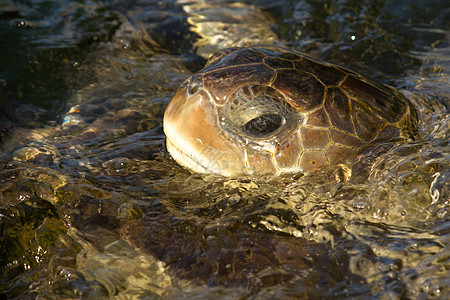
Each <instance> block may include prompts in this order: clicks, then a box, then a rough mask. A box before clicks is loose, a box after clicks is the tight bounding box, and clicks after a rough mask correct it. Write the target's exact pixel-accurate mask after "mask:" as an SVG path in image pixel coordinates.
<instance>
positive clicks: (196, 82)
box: [186, 76, 202, 96]
mask: <svg viewBox="0 0 450 300" xmlns="http://www.w3.org/2000/svg"><path fill="white" fill-rule="evenodd" d="M201 87H202V82H201V81H200V79H198V77H197V76H192V77H191V79H190V80H189V83H188V86H187V89H186V91H187V94H188V96H192V95H194V94H195V93H197V92H198V91H199V90H200V88H201Z"/></svg>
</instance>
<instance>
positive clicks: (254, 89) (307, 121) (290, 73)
mask: <svg viewBox="0 0 450 300" xmlns="http://www.w3.org/2000/svg"><path fill="white" fill-rule="evenodd" d="M411 116H412V111H411V110H410V108H409V106H408V105H407V100H406V99H404V98H403V97H402V96H401V95H400V94H399V93H398V92H396V91H394V90H392V89H389V88H386V87H385V86H382V85H381V84H378V83H376V82H374V81H373V80H371V79H369V78H367V77H364V76H362V75H359V74H357V73H354V72H352V71H349V70H346V69H343V68H340V67H337V66H334V65H331V64H327V63H321V62H318V61H315V60H313V59H310V58H308V57H307V56H304V55H302V54H299V53H293V52H290V51H287V50H284V49H281V48H276V47H271V46H269V47H252V48H231V49H226V50H223V51H220V52H219V53H217V54H215V55H213V56H212V57H211V59H210V60H209V61H208V63H207V64H206V66H205V67H204V68H203V69H202V70H200V71H199V72H197V73H196V74H194V75H193V76H191V78H189V79H188V80H186V81H185V82H184V83H183V84H182V85H181V86H180V88H179V89H178V90H177V92H176V93H175V95H174V96H173V98H172V100H171V102H170V103H169V105H168V106H167V109H166V112H165V116H164V131H165V133H166V136H167V148H168V151H169V152H170V154H171V155H172V157H173V158H174V159H175V160H176V161H177V162H178V163H179V164H181V165H183V166H185V167H187V168H189V169H191V170H192V171H194V172H199V173H215V174H221V175H225V176H233V177H234V176H239V175H245V174H251V175H264V174H274V175H279V174H283V173H293V172H298V171H306V172H309V171H315V170H318V169H321V168H323V167H326V166H330V165H333V164H336V163H339V162H341V161H342V160H343V159H346V158H350V157H352V156H353V157H354V156H355V155H356V154H357V153H358V151H360V150H361V149H362V148H363V147H365V146H366V145H368V144H370V143H373V142H374V141H377V140H379V139H387V138H392V137H398V136H399V135H401V134H402V130H403V129H402V128H412V127H413V126H412V125H411V124H413V123H412V122H410V120H412V118H411Z"/></svg>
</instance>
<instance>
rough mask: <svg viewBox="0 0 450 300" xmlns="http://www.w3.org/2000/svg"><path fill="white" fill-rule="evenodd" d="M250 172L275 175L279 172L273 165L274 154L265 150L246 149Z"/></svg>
mask: <svg viewBox="0 0 450 300" xmlns="http://www.w3.org/2000/svg"><path fill="white" fill-rule="evenodd" d="M246 150H247V161H248V164H249V167H250V171H251V172H252V173H255V174H273V173H276V172H277V169H276V167H275V166H274V164H273V163H272V153H270V152H267V151H265V150H259V149H254V148H250V147H249V148H246Z"/></svg>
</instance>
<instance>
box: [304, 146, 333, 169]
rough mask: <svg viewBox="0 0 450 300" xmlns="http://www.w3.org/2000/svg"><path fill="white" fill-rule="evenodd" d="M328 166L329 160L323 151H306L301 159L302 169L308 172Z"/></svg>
mask: <svg viewBox="0 0 450 300" xmlns="http://www.w3.org/2000/svg"><path fill="white" fill-rule="evenodd" d="M328 165H329V163H328V159H327V157H326V156H325V153H323V151H304V152H303V154H302V156H301V158H300V168H301V169H302V170H304V171H307V172H312V171H316V170H320V169H322V168H324V167H326V166H328Z"/></svg>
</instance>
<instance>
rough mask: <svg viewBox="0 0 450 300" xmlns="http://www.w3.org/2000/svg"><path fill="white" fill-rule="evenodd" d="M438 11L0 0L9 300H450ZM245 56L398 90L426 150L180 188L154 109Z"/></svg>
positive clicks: (383, 6) (5, 286)
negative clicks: (218, 56) (215, 58)
mask: <svg viewBox="0 0 450 300" xmlns="http://www.w3.org/2000/svg"><path fill="white" fill-rule="evenodd" d="M446 2H447V1H414V2H412V1H356V2H355V1H306V0H304V1H294V2H292V1H275V2H273V1H264V0H261V1H256V2H254V1H251V2H250V1H248V2H246V1H243V2H239V3H236V2H232V1H211V2H209V1H208V4H205V3H202V2H200V1H199V2H197V1H166V2H164V1H163V2H161V1H142V0H141V1H138V0H135V1H121V0H115V1H114V0H111V1H77V2H72V1H57V2H54V1H37V0H34V1H0V36H1V39H2V41H4V42H3V44H4V46H2V47H1V49H0V56H1V60H0V79H1V82H0V83H1V88H0V98H1V104H0V140H1V161H0V229H1V237H0V245H1V248H0V251H1V253H0V275H1V276H0V293H1V294H0V295H1V297H3V298H7V299H9V298H11V299H14V298H15V299H23V298H38V297H40V298H45V299H52V298H54V299H59V298H93V299H102V298H148V299H159V298H169V299H177V298H180V299H184V298H198V299H210V298H214V299H218V298H221V299H222V298H223V299H228V298H238V297H239V298H249V299H254V298H261V299H266V298H267V299H279V298H280V299H281V298H287V299H290V298H292V299H297V298H306V297H309V298H333V299H334V298H352V299H354V298H361V299H367V298H373V299H377V298H430V299H439V298H442V299H445V298H447V297H448V286H449V283H450V282H449V280H450V277H449V272H448V266H449V254H450V249H449V236H450V235H449V226H450V223H449V219H448V218H449V214H448V211H449V186H448V181H449V177H450V173H449V168H448V165H449V154H448V153H449V147H448V134H449V128H450V126H449V123H448V105H449V96H448V95H449V85H448V82H449V75H448V74H449V67H450V64H449V57H450V55H449V51H450V50H449V49H450V48H449V27H450V26H449V23H448V22H449V21H448V20H450V17H449V14H450V10H449V6H448V3H446ZM255 43H269V44H271V43H275V44H278V45H281V46H285V47H290V48H293V49H297V50H300V51H304V52H306V53H307V54H309V55H311V56H313V57H315V58H318V59H323V60H327V61H330V62H333V63H337V64H341V65H344V66H347V67H349V68H352V69H354V70H357V71H359V72H362V73H365V74H367V75H369V76H372V77H374V78H376V79H378V80H380V81H382V82H385V83H388V84H390V85H393V86H395V87H396V88H398V89H400V90H402V91H403V92H404V93H405V94H406V95H407V96H408V97H409V98H410V99H411V101H413V103H414V105H415V107H416V108H417V110H418V112H419V116H420V120H419V137H418V138H417V139H416V140H415V141H413V142H409V143H399V144H382V145H379V147H377V148H374V149H371V151H368V152H367V153H364V154H363V155H361V156H360V157H359V158H358V159H357V162H356V163H355V164H354V165H348V166H347V165H342V166H339V167H335V168H333V169H327V170H323V171H321V172H317V173H314V174H306V175H305V174H300V173H299V174H295V175H290V176H284V177H282V178H271V177H268V178H239V179H232V180H231V179H226V178H220V177H214V176H208V175H197V174H191V173H190V172H189V171H187V170H185V169H183V168H182V167H180V166H178V165H177V164H176V163H175V162H174V161H173V160H172V159H171V158H170V155H168V154H167V153H166V150H165V145H164V143H165V137H164V134H163V132H162V117H163V113H164V108H165V106H166V104H167V103H168V101H169V100H170V98H171V96H172V94H173V92H174V91H175V90H176V88H177V87H178V85H179V84H180V83H181V82H183V81H184V80H185V79H186V78H187V77H189V76H190V74H192V72H194V71H195V70H197V69H199V68H201V67H202V65H203V64H204V62H205V60H206V59H207V57H208V56H209V55H211V54H212V53H214V52H215V51H217V50H219V49H221V48H224V47H228V46H236V45H249V44H255Z"/></svg>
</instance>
